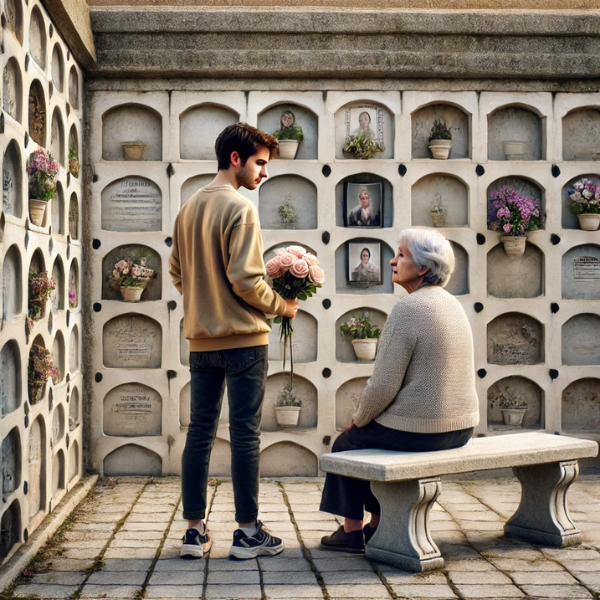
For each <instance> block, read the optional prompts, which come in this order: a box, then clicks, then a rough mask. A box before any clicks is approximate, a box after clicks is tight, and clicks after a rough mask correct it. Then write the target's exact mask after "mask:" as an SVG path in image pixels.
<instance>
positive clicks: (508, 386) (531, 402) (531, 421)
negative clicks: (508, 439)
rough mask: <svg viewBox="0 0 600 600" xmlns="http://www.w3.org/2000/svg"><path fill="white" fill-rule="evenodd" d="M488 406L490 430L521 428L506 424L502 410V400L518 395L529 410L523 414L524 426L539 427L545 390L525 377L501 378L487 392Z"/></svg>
mask: <svg viewBox="0 0 600 600" xmlns="http://www.w3.org/2000/svg"><path fill="white" fill-rule="evenodd" d="M487 397H488V408H487V421H488V430H489V431H504V430H506V429H515V428H516V429H520V427H518V426H517V427H515V426H507V425H504V418H503V416H502V412H501V411H500V400H502V398H503V397H504V398H506V399H509V398H510V397H517V398H519V399H521V400H523V401H524V402H527V412H525V414H524V415H523V427H524V428H526V429H539V428H541V426H542V422H541V421H542V406H543V404H544V400H543V399H544V392H543V391H542V389H541V388H540V387H539V386H538V385H537V384H536V383H534V382H533V381H531V380H529V379H526V378H525V377H519V376H512V377H505V378H504V379H500V380H499V381H497V382H496V383H495V384H494V385H492V386H491V387H490V388H489V389H488V392H487Z"/></svg>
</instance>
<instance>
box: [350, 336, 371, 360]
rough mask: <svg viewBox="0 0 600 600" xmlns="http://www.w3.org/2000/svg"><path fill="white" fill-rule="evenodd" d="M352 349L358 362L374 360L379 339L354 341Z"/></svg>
mask: <svg viewBox="0 0 600 600" xmlns="http://www.w3.org/2000/svg"><path fill="white" fill-rule="evenodd" d="M352 347H353V348H354V353H355V354H356V358H358V360H373V359H374V358H375V354H376V353H377V338H367V339H364V340H352Z"/></svg>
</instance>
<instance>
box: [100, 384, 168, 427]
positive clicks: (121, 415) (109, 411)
mask: <svg viewBox="0 0 600 600" xmlns="http://www.w3.org/2000/svg"><path fill="white" fill-rule="evenodd" d="M162 405H163V401H162V396H161V395H160V393H159V392H157V391H156V390H155V389H153V388H151V387H149V386H147V385H145V384H142V383H124V384H121V385H118V386H116V387H114V388H112V389H111V390H110V391H109V392H108V393H107V394H106V396H105V397H104V402H103V419H102V423H103V429H104V435H109V436H115V437H145V436H160V435H161V434H162V411H163V407H162Z"/></svg>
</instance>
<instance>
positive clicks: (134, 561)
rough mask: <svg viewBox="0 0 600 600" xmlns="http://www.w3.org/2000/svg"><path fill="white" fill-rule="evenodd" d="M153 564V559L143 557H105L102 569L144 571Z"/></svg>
mask: <svg viewBox="0 0 600 600" xmlns="http://www.w3.org/2000/svg"><path fill="white" fill-rule="evenodd" d="M151 566H152V559H143V558H127V559H120V558H105V559H104V566H103V567H102V571H144V572H146V571H147V570H148V569H149V568H150V567H151Z"/></svg>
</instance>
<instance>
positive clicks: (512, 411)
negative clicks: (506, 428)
mask: <svg viewBox="0 0 600 600" xmlns="http://www.w3.org/2000/svg"><path fill="white" fill-rule="evenodd" d="M500 412H501V413H502V418H503V419H504V424H505V425H515V426H518V427H520V426H521V425H522V423H523V417H524V416H525V413H526V412H527V409H526V408H501V409H500Z"/></svg>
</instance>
